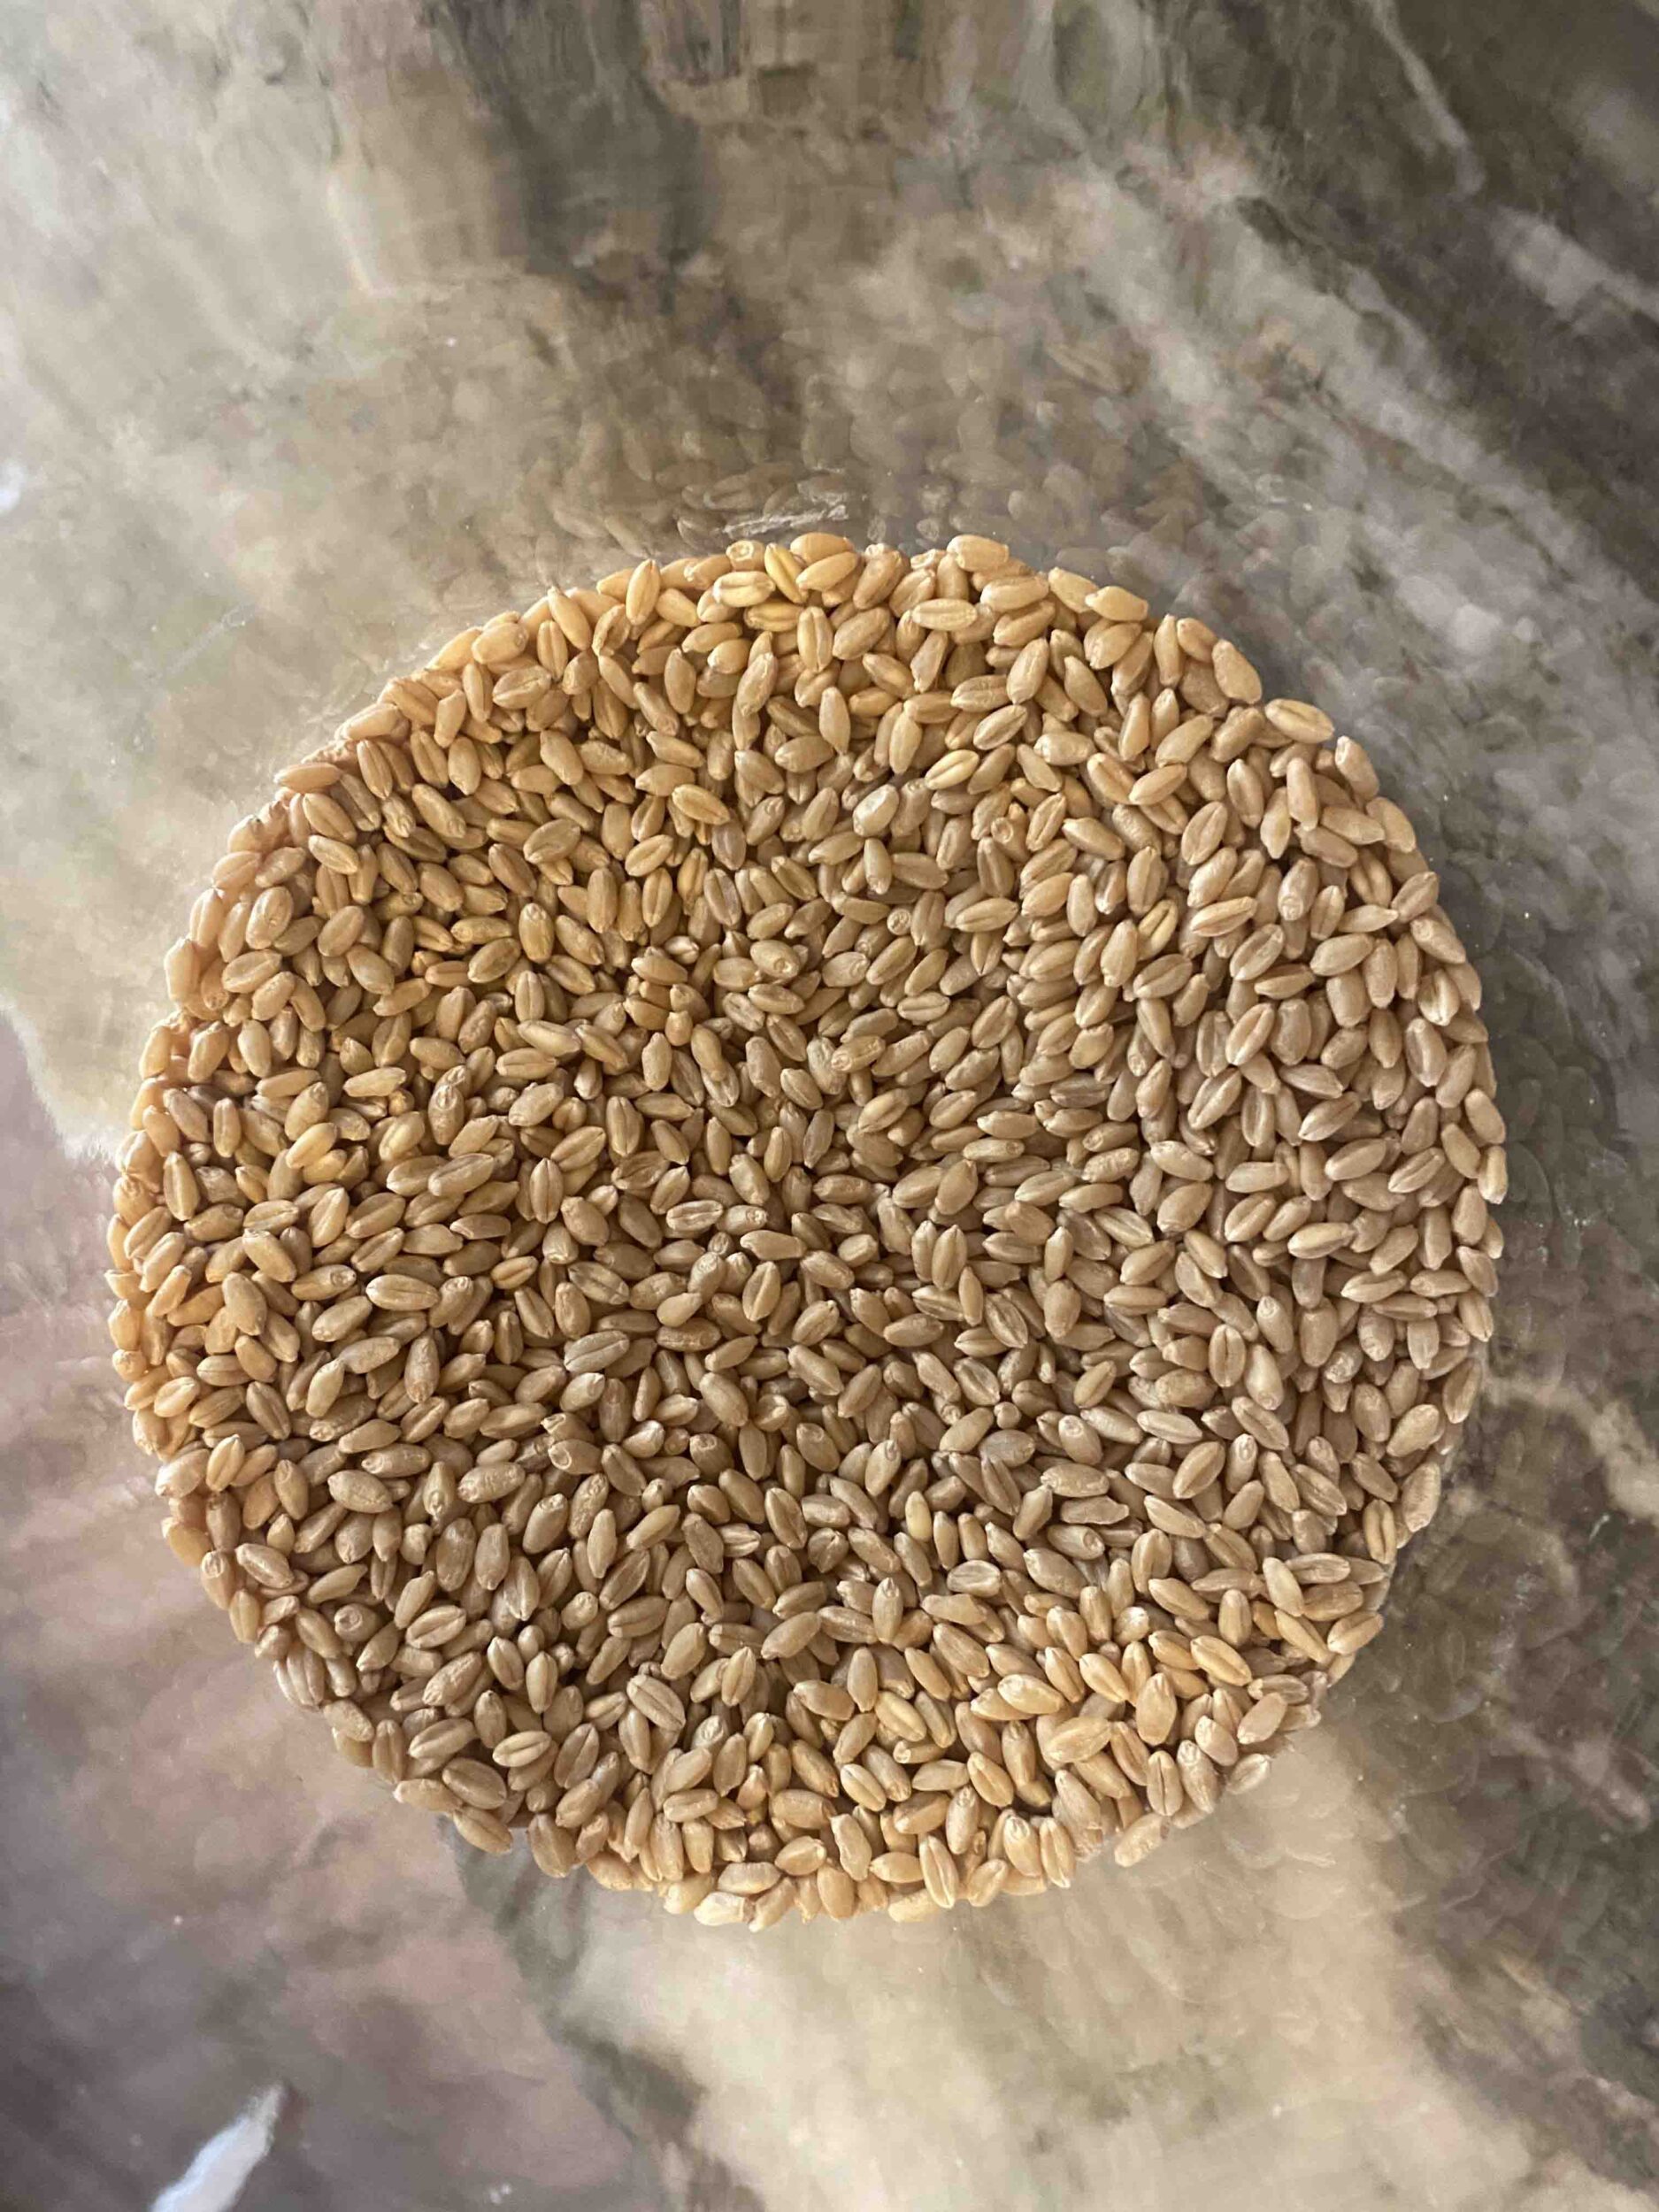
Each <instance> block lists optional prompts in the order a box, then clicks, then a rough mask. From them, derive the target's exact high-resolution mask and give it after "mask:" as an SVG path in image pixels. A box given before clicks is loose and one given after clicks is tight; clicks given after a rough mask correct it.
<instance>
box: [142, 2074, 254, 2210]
mask: <svg viewBox="0 0 1659 2212" xmlns="http://www.w3.org/2000/svg"><path fill="white" fill-rule="evenodd" d="M285 2094H286V2092H285V2090H284V2088H283V2086H282V2084H281V2083H280V2082H274V2083H273V2085H271V2087H270V2088H269V2089H264V2090H261V2091H260V2093H259V2094H258V2095H257V2097H253V2098H250V2100H249V2101H248V2103H247V2104H246V2105H245V2106H244V2107H243V2108H242V2111H241V2112H239V2113H238V2114H237V2116H236V2117H235V2118H234V2120H233V2121H232V2122H231V2123H230V2125H229V2126H228V2127H223V2128H221V2129H220V2130H219V2133H218V2134H217V2135H212V2136H210V2137H209V2138H208V2139H207V2141H206V2142H205V2143H204V2144H203V2146H202V2147H201V2149H200V2150H199V2151H197V2153H196V2156H195V2157H194V2158H193V2159H192V2160H191V2161H190V2163H189V2164H188V2166H187V2167H186V2169H185V2170H184V2172H183V2173H182V2174H180V2177H179V2178H178V2180H177V2181H175V2182H173V2183H172V2184H171V2185H169V2186H168V2187H167V2188H165V2189H164V2190H163V2191H162V2192H161V2194H160V2195H159V2196H158V2197H157V2199H156V2200H155V2203H154V2205H153V2207H152V2208H151V2212H231V2208H232V2206H233V2205H234V2203H235V2201H236V2200H237V2198H238V2197H240V2196H241V2194H242V2191H243V2189H244V2188H245V2187H246V2186H247V2185H248V2182H249V2179H250V2177H251V2176H252V2174H253V2171H254V2170H255V2168H256V2167H257V2166H259V2165H261V2164H262V2163H263V2162H264V2161H265V2158H266V2157H267V2156H268V2154H269V2153H270V2149H271V2139H272V2137H273V2134H274V2133H275V2131H276V2123H277V2115H278V2114H279V2113H280V2111H281V2109H282V2100H283V2097H284V2095H285Z"/></svg>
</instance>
